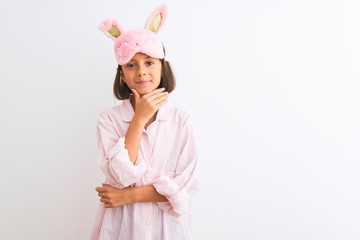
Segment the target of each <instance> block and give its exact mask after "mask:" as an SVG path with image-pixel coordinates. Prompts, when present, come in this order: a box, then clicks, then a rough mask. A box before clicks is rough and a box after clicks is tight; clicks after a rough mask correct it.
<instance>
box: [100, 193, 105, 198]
mask: <svg viewBox="0 0 360 240" xmlns="http://www.w3.org/2000/svg"><path fill="white" fill-rule="evenodd" d="M98 196H99V197H106V193H98Z"/></svg>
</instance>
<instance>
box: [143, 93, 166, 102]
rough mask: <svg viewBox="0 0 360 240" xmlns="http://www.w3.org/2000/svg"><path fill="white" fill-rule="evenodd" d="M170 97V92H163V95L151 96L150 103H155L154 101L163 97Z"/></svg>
mask: <svg viewBox="0 0 360 240" xmlns="http://www.w3.org/2000/svg"><path fill="white" fill-rule="evenodd" d="M168 95H169V93H168V92H161V93H156V94H153V95H151V96H150V97H148V101H149V102H152V101H154V100H156V99H158V98H161V97H163V96H166V97H167V96H168Z"/></svg>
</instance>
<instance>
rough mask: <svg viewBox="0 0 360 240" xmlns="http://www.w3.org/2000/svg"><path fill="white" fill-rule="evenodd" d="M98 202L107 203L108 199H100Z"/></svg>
mask: <svg viewBox="0 0 360 240" xmlns="http://www.w3.org/2000/svg"><path fill="white" fill-rule="evenodd" d="M100 202H103V203H109V199H108V198H100Z"/></svg>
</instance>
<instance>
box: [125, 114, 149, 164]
mask: <svg viewBox="0 0 360 240" xmlns="http://www.w3.org/2000/svg"><path fill="white" fill-rule="evenodd" d="M143 129H144V124H142V123H141V122H140V121H137V120H136V119H133V120H132V121H131V122H130V125H129V128H128V130H127V132H126V135H125V148H126V149H127V151H128V153H129V157H130V160H131V162H132V163H134V164H135V162H136V159H137V155H138V152H139V148H140V141H141V135H142V132H143Z"/></svg>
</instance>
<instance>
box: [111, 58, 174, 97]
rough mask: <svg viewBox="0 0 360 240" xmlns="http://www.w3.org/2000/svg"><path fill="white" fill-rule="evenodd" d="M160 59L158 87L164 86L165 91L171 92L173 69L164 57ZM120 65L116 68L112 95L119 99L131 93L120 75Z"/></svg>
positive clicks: (172, 88)
mask: <svg viewBox="0 0 360 240" xmlns="http://www.w3.org/2000/svg"><path fill="white" fill-rule="evenodd" d="M160 61H161V79H160V84H159V87H158V88H162V87H163V88H165V91H167V92H168V93H171V92H172V91H173V90H174V89H175V86H176V81H175V77H174V74H173V71H172V70H171V66H170V63H169V62H168V61H166V60H165V59H164V58H163V59H161V60H160ZM121 71H122V69H121V65H118V67H117V70H116V76H115V81H114V88H113V90H114V95H115V97H116V98H117V99H119V100H124V99H128V98H129V97H130V95H131V94H132V92H131V90H130V88H129V87H128V86H127V84H126V83H125V82H124V80H123V79H122V77H121V75H122V74H121Z"/></svg>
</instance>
